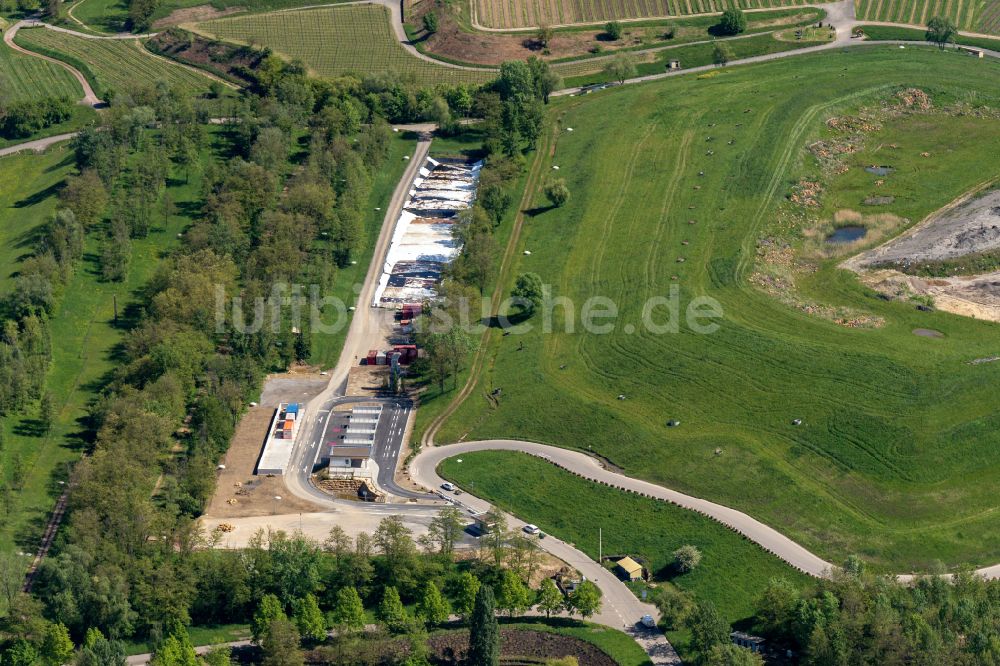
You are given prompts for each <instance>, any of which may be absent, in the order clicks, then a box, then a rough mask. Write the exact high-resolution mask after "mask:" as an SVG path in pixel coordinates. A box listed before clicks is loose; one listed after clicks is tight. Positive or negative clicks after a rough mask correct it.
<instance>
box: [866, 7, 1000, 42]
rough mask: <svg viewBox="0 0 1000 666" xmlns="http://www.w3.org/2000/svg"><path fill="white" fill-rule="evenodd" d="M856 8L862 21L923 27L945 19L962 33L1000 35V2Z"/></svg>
mask: <svg viewBox="0 0 1000 666" xmlns="http://www.w3.org/2000/svg"><path fill="white" fill-rule="evenodd" d="M855 6H856V10H857V16H858V19H859V20H862V21H885V22H889V23H907V24H911V25H921V26H923V25H927V22H928V21H929V20H930V19H931V18H933V17H934V16H944V17H947V18H949V19H951V20H952V21H954V22H955V25H957V26H958V28H959V30H966V31H969V32H984V33H987V34H1000V0H855Z"/></svg>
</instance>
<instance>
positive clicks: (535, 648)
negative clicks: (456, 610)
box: [430, 627, 617, 666]
mask: <svg viewBox="0 0 1000 666" xmlns="http://www.w3.org/2000/svg"><path fill="white" fill-rule="evenodd" d="M500 639H501V642H500V653H501V658H502V660H503V661H507V662H511V660H512V659H513V658H516V657H535V658H537V657H542V658H545V659H555V658H559V657H567V656H572V657H576V659H577V661H578V662H579V664H580V666H617V664H616V662H615V660H614V659H612V658H611V657H609V656H608V655H607V654H605V653H604V652H602V651H601V650H600V649H598V648H597V646H595V645H593V644H592V643H587V642H586V641H582V640H580V639H579V638H572V637H570V636H561V635H559V634H550V633H547V632H543V631H533V630H530V629H516V628H513V627H501V629H500ZM430 644H431V651H432V652H433V653H434V656H435V657H437V659H436V660H435V661H436V662H437V663H441V664H458V663H461V662H462V661H464V660H465V656H466V652H468V649H469V632H468V631H464V630H463V631H455V632H449V633H446V634H439V635H437V636H431V638H430Z"/></svg>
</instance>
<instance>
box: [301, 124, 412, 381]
mask: <svg viewBox="0 0 1000 666" xmlns="http://www.w3.org/2000/svg"><path fill="white" fill-rule="evenodd" d="M415 147H416V139H415V137H414V136H412V135H411V134H408V133H403V132H400V133H397V134H394V135H393V141H392V143H391V144H390V146H389V157H388V158H387V159H386V163H385V167H384V168H383V169H381V170H380V171H379V172H378V173H377V174H376V175H375V178H374V179H373V181H372V190H371V195H370V196H369V197H368V209H367V212H366V213H365V219H364V229H365V244H364V249H363V250H362V252H361V253H360V254H359V255H358V256H357V257H356V258H355V261H357V263H356V264H354V265H349V266H345V267H344V268H342V269H340V270H338V271H337V274H336V276H335V277H334V282H333V286H332V287H331V288H330V289H329V290H328V291H327V292H326V295H329V296H332V297H335V298H338V299H340V301H341V302H343V303H344V304H345V305H347V306H348V307H350V306H351V305H356V306H357V307H359V308H360V307H362V305H363V304H359V303H356V300H357V292H356V291H355V289H354V287H355V285H361V284H363V283H364V281H365V275H366V273H367V272H368V266H369V265H370V264H371V262H372V255H373V254H374V250H375V244H376V242H377V240H378V235H379V232H380V231H381V230H382V222H383V220H384V217H385V211H386V208H387V206H388V204H389V199H390V198H391V197H392V193H393V190H395V188H396V185H397V184H398V183H399V179H400V178H401V177H402V175H403V171H405V170H406V165H407V164H409V161H408V160H404V159H403V156H404V155H410V156H412V155H413V151H414V148H415ZM364 306H365V307H367V304H364ZM335 317H336V315H335V314H334V313H333V312H332V311H331V312H324V319H323V321H324V322H326V323H331V324H332V323H333V322H334V321H335ZM347 328H348V327H347V326H346V325H345V326H344V327H342V328H341V329H340V330H339V331H337V332H336V333H333V334H327V333H320V332H319V331H315V330H314V331H313V335H312V356H311V358H310V361H311V362H312V363H314V364H316V365H320V366H322V367H324V368H329V367H332V366H334V365H336V364H337V360H338V359H339V358H340V352H341V349H342V348H343V346H344V338H345V337H347Z"/></svg>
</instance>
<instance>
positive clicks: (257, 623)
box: [154, 512, 600, 666]
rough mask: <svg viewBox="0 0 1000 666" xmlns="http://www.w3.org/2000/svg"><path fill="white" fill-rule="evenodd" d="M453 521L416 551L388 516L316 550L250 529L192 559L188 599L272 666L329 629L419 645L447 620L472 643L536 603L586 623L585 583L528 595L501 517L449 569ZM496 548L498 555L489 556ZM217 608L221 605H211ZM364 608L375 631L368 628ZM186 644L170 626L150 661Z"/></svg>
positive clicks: (169, 657)
mask: <svg viewBox="0 0 1000 666" xmlns="http://www.w3.org/2000/svg"><path fill="white" fill-rule="evenodd" d="M461 520H462V518H461V516H460V515H458V516H456V515H454V514H453V513H450V512H444V513H443V514H442V515H441V516H439V517H438V518H436V519H435V521H434V524H433V525H432V529H431V533H430V536H429V537H428V538H426V539H422V540H421V541H422V542H423V543H422V545H421V544H419V543H418V542H417V541H415V540H414V539H413V537H412V533H411V532H410V531H409V530H408V529H407V528H406V527H405V526H404V525H403V523H402V522H401V521H400V520H399V518H396V517H390V518H386V519H384V520H383V521H382V523H381V524H380V526H379V528H378V530H376V531H375V532H374V533H373V534H367V533H361V534H359V535H358V536H357V537H356V538H354V539H352V538H350V537H348V536H347V535H346V534H345V533H344V531H343V530H342V529H341V528H339V527H335V528H333V529H332V530H331V532H330V535H329V537H328V539H327V540H326V542H325V543H324V544H322V545H321V544H318V543H314V542H312V541H310V540H309V539H306V538H304V537H302V536H301V535H294V536H291V537H289V536H287V535H285V534H283V533H272V534H266V535H265V534H264V533H259V534H258V535H257V537H255V539H254V541H253V542H252V543H251V544H250V547H249V548H247V549H246V550H245V551H244V552H243V553H242V554H235V553H230V552H199V553H196V554H195V560H194V561H195V563H196V564H197V565H198V566H197V567H196V572H197V576H198V578H199V583H198V584H197V585H196V592H195V595H196V597H197V602H196V603H197V606H198V607H199V608H201V609H202V611H206V612H210V613H212V614H218V616H219V617H224V618H225V620H226V621H228V622H232V621H240V620H243V621H249V623H250V626H251V632H252V637H253V640H254V641H255V642H256V643H258V644H259V645H260V646H261V647H262V648H263V650H264V653H265V663H278V662H276V661H275V660H277V659H279V658H280V659H284V660H286V661H282V662H280V663H296V664H298V663H301V659H302V657H301V652H300V641H305V643H306V644H307V645H310V646H315V645H318V644H320V643H323V642H325V641H326V639H327V637H328V635H329V634H330V632H331V631H333V632H335V634H336V636H337V642H339V643H344V642H352V641H353V639H354V637H357V636H360V635H362V634H366V635H367V636H368V638H367V640H369V641H374V640H376V637H377V636H378V635H379V634H380V633H382V634H387V635H389V636H397V637H405V638H409V639H410V642H411V644H417V643H422V642H424V640H425V638H426V631H427V630H428V629H430V628H432V627H435V626H439V625H442V624H444V623H447V622H449V621H452V620H454V619H456V618H457V619H458V620H459V621H461V622H463V623H465V624H468V625H470V628H471V630H472V634H473V636H474V637H475V636H476V635H477V632H479V631H481V630H482V627H483V626H484V625H488V624H489V621H492V622H493V623H495V622H496V614H497V613H505V614H507V615H508V616H515V615H518V614H520V613H523V612H524V611H526V610H527V609H529V608H531V607H533V606H537V608H538V609H539V610H540V611H542V612H545V613H546V614H550V613H552V612H559V611H562V610H567V611H569V612H570V613H576V614H580V615H582V616H584V617H589V616H590V615H592V614H593V613H595V612H597V611H598V610H599V608H600V592H599V591H598V590H597V588H596V587H595V586H594V585H593V584H591V583H583V584H581V585H580V586H578V587H577V589H576V591H575V592H574V593H573V594H571V595H569V596H568V597H564V595H563V593H562V592H560V591H559V590H558V588H556V586H555V584H554V583H553V582H552V581H551V580H550V579H545V580H544V581H543V583H542V585H541V587H540V588H539V589H538V590H537V591H535V590H532V589H531V588H530V587H529V586H528V584H527V582H528V580H529V578H528V577H527V575H526V573H525V569H524V568H518V566H519V563H520V565H523V562H521V561H520V559H521V556H519V555H517V552H516V551H517V550H518V549H520V548H523V547H524V546H522V545H518V544H515V543H514V537H515V535H512V534H508V533H506V532H505V531H504V530H505V527H504V526H503V525H502V521H501V523H496V522H494V523H493V527H492V528H491V530H490V532H489V534H488V535H487V538H489V540H490V544H491V545H489V546H487V547H484V550H483V552H482V553H481V557H480V558H479V559H476V560H471V561H465V562H462V563H456V562H455V560H454V559H453V557H452V553H451V551H450V550H449V548H451V547H453V542H452V539H453V538H454V535H452V532H453V530H454V524H456V523H457V524H459V525H460V524H461ZM449 535H451V536H449ZM498 535H500V536H498ZM449 544H451V545H449ZM496 544H499V548H500V551H498V552H496V553H495V552H494V550H493V548H494V547H495V546H496ZM421 548H422V550H423V552H421ZM495 554H496V555H497V556H498V557H499V562H500V563H499V564H497V560H496V559H494V555H495ZM208 562H212V565H211V567H209V568H210V569H212V570H214V571H215V572H216V575H218V573H220V569H217V568H216V567H217V566H219V565H224V569H225V571H226V574H225V575H224V576H223V577H222V578H221V579H215V577H214V576H211V575H209V576H206V575H205V573H207V571H206V569H205V568H204V565H206V564H207V563H208ZM227 586H228V587H229V588H230V589H231V592H232V594H235V595H241V594H242V593H244V592H245V595H244V596H243V600H244V603H243V605H242V607H241V608H240V609H236V608H234V607H232V602H231V601H223V600H222V596H221V595H222V594H224V591H225V588H226V587H227ZM209 590H213V592H209ZM220 602H222V603H223V606H222V607H214V604H218V603H220ZM408 606H412V608H413V610H412V611H410V610H408V608H407V607H408ZM487 609H488V610H487ZM369 611H370V612H371V613H372V614H373V616H374V618H375V620H376V622H377V625H376V626H370V625H369V620H368V617H369V615H368V612H369ZM198 612H201V611H198ZM352 644H353V643H352ZM473 644H476V641H475V639H474V640H473ZM189 646H190V641H189V640H188V639H187V636H186V633H185V632H184V631H183V628H182V627H179V626H178V625H176V624H173V625H169V626H168V631H167V632H166V633H165V635H164V637H163V639H162V640H161V642H160V644H159V647H158V648H157V650H156V652H155V657H154V661H155V663H157V664H160V665H161V666H173V665H174V664H180V663H185V662H180V661H176V660H175V659H174V657H173V655H175V654H176V653H177V651H178V649H180V650H181V651H188V650H190V647H189ZM332 649H336V644H335V646H334V647H333V648H332ZM288 659H291V661H287V660H288ZM269 660H270V661H269ZM187 663H193V662H187Z"/></svg>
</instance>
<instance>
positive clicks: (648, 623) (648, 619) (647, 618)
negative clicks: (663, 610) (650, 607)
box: [639, 615, 656, 629]
mask: <svg viewBox="0 0 1000 666" xmlns="http://www.w3.org/2000/svg"><path fill="white" fill-rule="evenodd" d="M639 623H640V624H641V625H642V626H644V627H648V628H649V629H653V628H655V627H656V620H654V619H653V616H652V615H643V616H642V619H641V620H639Z"/></svg>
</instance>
